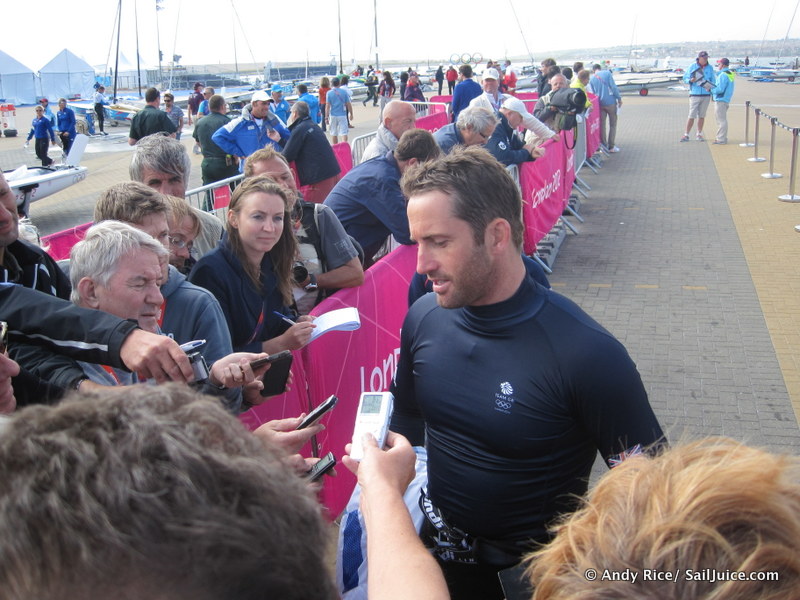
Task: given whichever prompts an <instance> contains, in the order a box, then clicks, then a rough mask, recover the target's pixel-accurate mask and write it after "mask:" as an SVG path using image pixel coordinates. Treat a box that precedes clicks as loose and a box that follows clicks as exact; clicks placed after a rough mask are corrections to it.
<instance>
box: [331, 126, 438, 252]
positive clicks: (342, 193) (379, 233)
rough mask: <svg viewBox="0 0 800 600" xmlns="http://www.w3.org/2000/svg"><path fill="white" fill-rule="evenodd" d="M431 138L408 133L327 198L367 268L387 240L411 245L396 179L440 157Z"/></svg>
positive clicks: (352, 173)
mask: <svg viewBox="0 0 800 600" xmlns="http://www.w3.org/2000/svg"><path fill="white" fill-rule="evenodd" d="M440 153H441V152H440V150H439V147H438V146H437V145H436V142H435V141H434V139H433V135H431V133H430V132H428V131H425V130H424V129H411V130H409V131H406V132H405V133H404V134H403V135H402V136H401V137H400V142H399V143H398V144H397V148H395V149H394V151H392V152H387V153H386V156H383V157H378V158H375V159H372V160H368V161H367V162H363V163H361V164H360V165H358V166H357V167H355V168H354V169H353V170H351V171H350V172H349V173H347V175H345V176H344V177H343V178H342V179H341V180H340V181H339V183H337V184H336V187H335V188H333V191H332V192H331V193H330V195H329V196H328V198H327V199H326V200H325V205H326V206H329V207H330V208H331V209H332V210H333V212H335V213H336V216H337V217H339V220H340V221H341V222H342V225H343V226H344V229H345V231H347V233H348V234H349V235H351V236H353V237H354V238H355V240H356V241H357V242H358V243H359V244H360V245H361V247H362V248H363V249H364V256H365V259H364V265H365V266H366V267H369V266H371V265H372V264H373V263H374V257H375V255H376V253H377V252H378V250H380V248H381V246H382V245H383V243H384V242H385V241H386V238H387V237H388V236H390V235H391V236H393V237H394V239H395V240H396V241H397V242H398V243H400V244H413V243H414V242H413V241H412V240H411V234H410V233H409V230H408V215H407V214H406V198H405V196H403V192H402V191H401V190H400V177H401V176H402V175H403V173H405V171H406V169H408V168H409V167H411V166H413V165H415V164H417V163H418V162H425V161H427V160H431V159H433V158H436V157H437V156H439V154H440Z"/></svg>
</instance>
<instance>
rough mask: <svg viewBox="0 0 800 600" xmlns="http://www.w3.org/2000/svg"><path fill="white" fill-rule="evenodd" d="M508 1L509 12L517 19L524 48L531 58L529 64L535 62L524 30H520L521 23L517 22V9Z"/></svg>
mask: <svg viewBox="0 0 800 600" xmlns="http://www.w3.org/2000/svg"><path fill="white" fill-rule="evenodd" d="M508 3H509V4H510V5H511V12H513V13H514V19H515V20H516V21H517V27H519V34H520V35H521V36H522V42H523V43H524V44H525V50H527V52H528V57H530V59H531V64H532V65H533V64H535V62H536V61H534V60H533V53H532V52H531V49H530V48H529V47H528V40H527V39H526V38H525V32H524V31H522V25H520V23H519V17H517V11H516V9H515V8H514V3H513V2H512V1H511V0H508Z"/></svg>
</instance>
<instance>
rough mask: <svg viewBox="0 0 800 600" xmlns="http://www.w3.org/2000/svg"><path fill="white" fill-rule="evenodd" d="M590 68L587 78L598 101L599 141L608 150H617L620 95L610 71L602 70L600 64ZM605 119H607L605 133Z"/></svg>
mask: <svg viewBox="0 0 800 600" xmlns="http://www.w3.org/2000/svg"><path fill="white" fill-rule="evenodd" d="M592 70H593V71H594V75H592V77H591V78H590V79H589V91H590V92H592V93H593V94H594V95H595V96H597V100H598V102H599V103H600V142H601V143H602V144H603V145H604V146H605V147H606V148H608V151H609V152H619V148H617V145H616V138H617V117H618V116H619V115H618V113H619V109H620V107H621V106H622V96H621V95H620V93H619V88H617V84H616V82H615V81H614V76H613V75H612V73H611V71H608V70H604V69H603V68H602V67H601V66H600V65H594V66H593V67H592ZM587 100H588V98H587ZM606 120H607V121H608V134H607V135H606Z"/></svg>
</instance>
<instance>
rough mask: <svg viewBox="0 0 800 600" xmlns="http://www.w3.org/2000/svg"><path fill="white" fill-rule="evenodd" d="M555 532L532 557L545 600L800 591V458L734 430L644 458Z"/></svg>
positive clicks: (610, 477) (612, 476)
mask: <svg viewBox="0 0 800 600" xmlns="http://www.w3.org/2000/svg"><path fill="white" fill-rule="evenodd" d="M555 531H556V534H557V535H556V537H555V539H554V540H553V541H552V542H551V543H550V544H549V545H547V546H545V547H544V548H542V549H541V550H540V551H538V552H535V553H534V554H533V555H531V556H530V557H529V561H530V567H529V569H528V571H527V573H528V575H529V576H530V579H531V582H532V584H533V586H534V587H535V594H534V596H533V597H534V600H539V599H544V598H547V599H548V600H577V599H578V598H590V597H591V598H617V599H620V600H626V599H630V600H633V599H635V598H636V599H638V598H656V597H658V598H662V599H665V600H702V599H707V598H717V599H719V600H753V599H755V598H758V599H760V600H768V599H772V600H779V599H781V600H782V599H783V598H794V597H797V591H798V589H800V460H798V458H797V457H796V456H779V455H775V454H772V453H770V452H767V451H764V450H759V449H756V448H751V447H748V446H746V445H744V444H742V443H741V442H738V441H735V440H732V439H730V438H707V439H704V440H699V441H696V442H692V443H688V444H685V445H682V446H677V447H674V448H672V449H670V450H667V451H665V452H664V453H663V454H662V455H660V456H655V457H648V456H646V455H639V456H633V457H630V458H628V459H626V460H625V461H624V462H623V463H622V464H620V465H619V466H617V467H615V468H614V469H612V470H611V471H609V472H608V473H606V474H604V475H603V477H602V478H601V479H600V481H599V482H598V483H597V485H596V486H595V488H594V489H593V490H591V491H590V492H589V494H588V497H587V498H586V500H585V501H584V503H583V507H582V508H580V509H579V510H578V511H576V512H575V513H573V514H572V515H570V516H568V517H566V518H565V519H564V521H563V522H561V523H560V524H559V525H558V526H557V527H555ZM648 573H649V574H651V575H652V574H655V576H656V577H658V578H660V580H652V578H648V577H647V574H648ZM623 574H627V575H628V579H627V580H622V575H623ZM590 575H592V576H590ZM594 575H597V577H596V578H595V577H594ZM674 575H677V577H674V578H672V579H670V580H666V579H664V578H666V577H672V576H674ZM770 575H772V576H770ZM633 578H635V579H633ZM745 578H746V579H745Z"/></svg>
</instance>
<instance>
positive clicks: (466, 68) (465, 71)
mask: <svg viewBox="0 0 800 600" xmlns="http://www.w3.org/2000/svg"><path fill="white" fill-rule="evenodd" d="M458 72H459V73H461V75H463V76H464V77H472V67H471V66H470V65H461V66H460V67H458Z"/></svg>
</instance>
